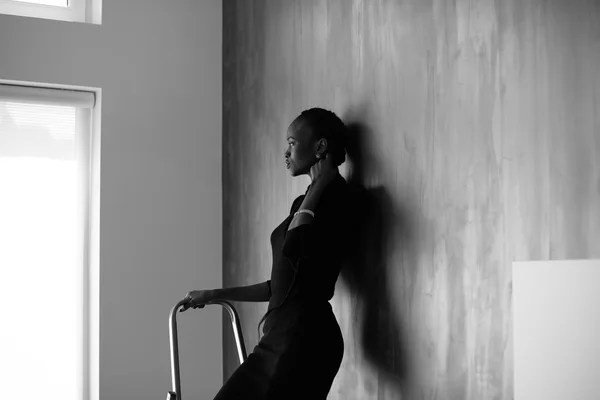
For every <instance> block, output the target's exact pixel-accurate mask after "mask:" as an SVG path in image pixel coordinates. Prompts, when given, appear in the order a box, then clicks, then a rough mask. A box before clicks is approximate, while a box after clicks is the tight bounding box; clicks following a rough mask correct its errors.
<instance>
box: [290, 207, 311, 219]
mask: <svg viewBox="0 0 600 400" xmlns="http://www.w3.org/2000/svg"><path fill="white" fill-rule="evenodd" d="M302 213H306V214H310V215H311V216H312V217H313V218H314V217H315V213H314V212H312V211H310V210H309V209H306V208H304V209H302V210H298V211H296V213H295V214H294V217H296V216H297V215H298V214H302Z"/></svg>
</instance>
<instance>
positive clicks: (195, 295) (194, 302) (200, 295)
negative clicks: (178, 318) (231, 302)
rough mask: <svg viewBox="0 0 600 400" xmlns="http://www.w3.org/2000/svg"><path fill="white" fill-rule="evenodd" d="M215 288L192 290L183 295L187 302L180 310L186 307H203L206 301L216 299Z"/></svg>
mask: <svg viewBox="0 0 600 400" xmlns="http://www.w3.org/2000/svg"><path fill="white" fill-rule="evenodd" d="M216 297H217V296H216V290H192V291H191V292H188V294H186V295H185V297H184V300H185V299H187V300H188V302H187V303H186V304H184V305H183V307H182V308H181V312H183V311H185V310H187V309H188V308H204V306H205V305H206V303H208V302H210V301H212V300H216Z"/></svg>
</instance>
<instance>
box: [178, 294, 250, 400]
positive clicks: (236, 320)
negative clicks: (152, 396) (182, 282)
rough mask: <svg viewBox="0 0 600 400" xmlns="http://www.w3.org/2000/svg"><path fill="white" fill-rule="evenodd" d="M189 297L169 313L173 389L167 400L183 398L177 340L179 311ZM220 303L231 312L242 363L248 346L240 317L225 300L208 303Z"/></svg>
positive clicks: (234, 334)
mask: <svg viewBox="0 0 600 400" xmlns="http://www.w3.org/2000/svg"><path fill="white" fill-rule="evenodd" d="M188 301H189V300H188V299H184V300H181V301H180V302H179V303H177V304H176V305H175V307H173V308H172V309H171V313H170V314H169V338H170V340H171V382H172V388H173V390H172V391H169V392H168V393H167V400H181V377H180V375H179V344H178V341H177V311H179V309H180V308H181V307H182V306H183V305H184V304H186V303H187V302H188ZM206 304H207V305H209V304H220V305H222V306H223V307H225V309H226V310H227V311H228V312H229V316H230V317H231V326H232V328H233V336H234V337H235V344H236V346H237V350H238V355H239V358H240V364H241V363H243V362H244V360H246V347H245V346H244V337H243V335H242V328H241V325H240V318H239V316H238V313H237V311H236V310H235V308H234V307H233V306H232V305H231V303H229V302H228V301H225V300H214V301H211V302H208V303H206Z"/></svg>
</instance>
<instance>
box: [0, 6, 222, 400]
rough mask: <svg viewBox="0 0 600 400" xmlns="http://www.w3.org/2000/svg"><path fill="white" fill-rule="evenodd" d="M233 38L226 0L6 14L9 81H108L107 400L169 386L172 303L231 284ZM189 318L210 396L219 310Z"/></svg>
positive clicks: (103, 263)
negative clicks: (56, 17)
mask: <svg viewBox="0 0 600 400" xmlns="http://www.w3.org/2000/svg"><path fill="white" fill-rule="evenodd" d="M221 44H222V5H221V1H220V0H202V1H198V0H169V1H163V0H152V1H150V0H127V1H125V0H104V1H103V12H102V25H87V24H78V23H67V22H59V21H47V20H42V19H32V18H23V17H16V16H9V15H0V79H6V80H21V81H33V82H44V83H53V84H66V85H81V86H92V87H100V88H102V158H101V165H102V172H101V215H100V274H101V278H100V398H101V399H102V400H109V399H115V400H116V399H119V400H120V399H144V400H147V399H157V398H164V397H165V394H166V391H167V390H169V389H170V370H169V343H168V311H169V309H170V307H171V306H172V305H173V304H174V303H175V302H177V301H178V300H179V299H180V298H181V297H182V296H183V295H184V294H185V293H186V292H187V291H188V290H191V289H193V288H208V287H220V286H221V248H222V246H221V244H222V243H221V240H222V239H221V214H222V213H221V65H222V63H221ZM48 289H49V294H50V299H51V288H48ZM181 316H182V318H180V320H181V326H180V333H181V341H182V354H181V357H182V368H183V371H182V373H183V376H182V386H183V392H184V395H186V396H188V398H211V397H210V396H212V395H213V394H214V393H215V392H216V391H217V390H218V388H219V387H220V385H221V376H222V371H221V363H222V362H221V357H222V354H221V348H222V345H221V322H220V318H221V314H220V310H218V309H216V308H214V309H208V310H203V311H197V312H195V313H194V314H191V313H186V314H181ZM192 331H193V332H192ZM208 361H210V362H208ZM33 372H34V374H35V371H33Z"/></svg>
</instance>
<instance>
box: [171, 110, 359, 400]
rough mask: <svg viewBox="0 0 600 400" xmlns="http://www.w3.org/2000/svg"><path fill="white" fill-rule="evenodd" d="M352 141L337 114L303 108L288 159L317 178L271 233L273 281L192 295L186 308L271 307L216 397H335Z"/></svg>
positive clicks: (291, 132)
mask: <svg viewBox="0 0 600 400" xmlns="http://www.w3.org/2000/svg"><path fill="white" fill-rule="evenodd" d="M344 143H345V125H344V123H343V122H342V121H341V120H340V118H338V117H337V116H336V115H335V114H334V113H333V112H331V111H328V110H324V109H321V108H311V109H309V110H306V111H303V112H302V113H301V114H300V115H299V116H298V117H297V118H296V119H295V120H294V121H293V122H292V123H291V124H290V126H289V128H288V130H287V147H286V149H285V153H284V156H285V165H286V168H287V169H288V171H289V173H290V175H291V176H292V177H297V176H302V175H309V177H310V178H311V183H310V185H309V186H308V188H307V189H306V193H305V194H304V195H301V196H299V197H297V198H296V199H295V200H294V201H293V203H292V205H291V208H290V212H289V215H288V216H287V217H286V218H285V219H284V220H283V222H281V224H280V225H279V226H277V227H276V228H275V229H274V230H273V232H272V234H271V238H270V241H271V247H272V251H273V266H272V270H271V277H270V279H269V280H267V281H266V282H262V283H258V284H255V285H251V286H243V287H234V288H223V289H213V290H194V291H191V292H189V293H188V294H187V295H186V298H187V299H189V301H188V303H187V304H186V305H185V306H184V308H183V309H182V311H184V310H185V309H187V308H196V307H202V306H203V305H204V304H206V303H207V302H209V301H211V300H216V299H223V300H233V301H265V302H266V301H268V302H269V305H268V308H267V312H266V314H265V315H264V316H263V318H262V319H261V321H260V322H259V324H258V327H259V333H260V325H261V323H262V322H264V325H263V330H262V332H263V334H264V335H263V336H262V337H261V338H260V340H259V343H258V345H257V346H255V347H254V349H253V351H252V353H250V355H249V356H248V358H247V360H246V361H244V362H243V363H242V364H241V365H240V366H239V367H238V368H237V369H236V371H235V372H234V373H233V374H232V375H231V377H230V378H229V379H228V380H227V381H226V382H225V384H224V385H223V387H222V388H221V390H220V391H219V392H218V393H217V395H216V397H215V400H230V399H257V400H258V399H304V400H305V399H325V398H326V397H327V394H328V392H329V389H330V388H331V384H332V382H333V379H334V378H335V376H336V374H337V372H338V370H339V367H340V364H341V362H342V357H343V354H344V342H343V338H342V333H341V331H340V327H339V325H338V323H337V320H336V319H335V315H334V314H333V311H332V308H331V305H330V304H329V300H330V299H331V298H332V297H333V293H334V288H335V283H336V281H337V278H338V275H339V273H340V269H341V266H342V260H343V254H344V252H345V250H346V249H345V248H344V244H345V242H346V241H345V236H344V235H346V234H347V232H348V226H349V225H348V223H347V221H348V219H349V218H351V217H350V216H349V215H348V213H347V212H346V210H347V209H348V207H347V199H348V198H347V197H348V188H347V183H346V180H345V179H344V178H343V177H342V176H341V175H340V173H339V170H338V167H339V165H341V164H342V163H343V162H344V161H345V157H346V152H345V145H344ZM259 337H260V335H259Z"/></svg>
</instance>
